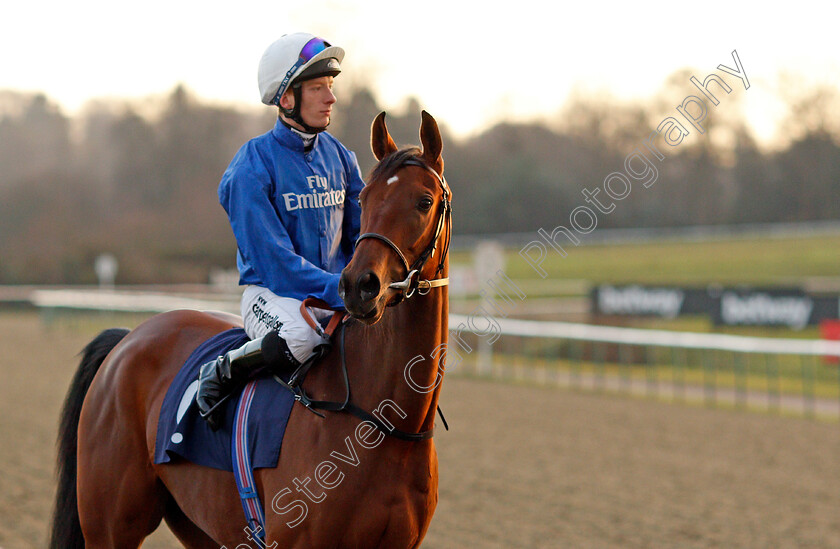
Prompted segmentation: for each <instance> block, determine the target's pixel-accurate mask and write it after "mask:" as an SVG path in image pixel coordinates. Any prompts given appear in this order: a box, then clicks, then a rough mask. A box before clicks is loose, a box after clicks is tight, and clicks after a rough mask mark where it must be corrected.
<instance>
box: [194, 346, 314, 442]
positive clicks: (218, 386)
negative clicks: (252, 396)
mask: <svg viewBox="0 0 840 549" xmlns="http://www.w3.org/2000/svg"><path fill="white" fill-rule="evenodd" d="M288 349H289V347H288V346H287V345H286V342H285V341H284V340H283V338H281V337H280V336H279V334H278V333H277V332H269V333H268V334H267V335H265V336H264V337H262V338H259V339H254V340H251V341H249V342H247V343H246V344H245V345H243V346H242V347H239V348H238V349H234V350H232V351H228V353H227V354H226V355H224V356H220V357H219V358H217V359H216V360H214V361H212V362H208V363H206V364H204V365H203V366H202V367H201V370H200V371H199V374H198V391H197V392H196V395H195V401H196V404H197V405H198V410H199V412H200V413H201V417H203V418H204V419H205V420H207V423H209V424H210V428H211V429H213V430H214V431H215V430H216V429H218V428H219V427H221V421H222V416H223V411H224V407H223V406H221V404H223V402H224V401H225V400H226V399H227V397H228V395H230V393H231V392H232V391H233V389H235V388H236V387H238V386H239V385H241V384H242V383H244V382H245V381H247V380H248V379H250V378H251V377H252V376H253V374H255V373H256V372H257V371H258V370H259V369H260V368H261V367H267V368H268V369H269V370H270V371H272V372H274V371H277V370H279V369H283V368H297V366H298V365H299V363H298V362H297V361H296V360H295V358H294V356H292V353H291V352H290V351H289V350H288Z"/></svg>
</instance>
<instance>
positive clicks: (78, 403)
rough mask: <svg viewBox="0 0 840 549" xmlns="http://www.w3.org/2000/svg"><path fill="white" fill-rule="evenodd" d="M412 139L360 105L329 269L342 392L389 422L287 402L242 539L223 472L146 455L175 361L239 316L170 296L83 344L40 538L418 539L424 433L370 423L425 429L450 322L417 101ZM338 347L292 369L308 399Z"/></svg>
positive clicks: (126, 542)
mask: <svg viewBox="0 0 840 549" xmlns="http://www.w3.org/2000/svg"><path fill="white" fill-rule="evenodd" d="M420 140H421V145H422V149H420V148H416V147H411V148H404V149H399V150H398V148H397V146H396V144H395V143H394V140H393V139H392V138H391V136H390V134H389V133H388V129H387V127H386V125H385V113H384V112H383V113H380V114H379V115H378V116H377V117H376V119H375V120H374V122H373V124H372V127H371V149H372V150H373V153H374V156H375V157H376V159H377V161H378V164H377V165H376V167H375V168H374V170H373V171H372V172H371V175H370V177H369V178H368V182H367V184H366V186H365V188H364V190H363V191H362V193H361V195H360V197H359V199H360V203H361V205H362V214H361V229H362V230H361V232H362V233H364V234H362V235H361V236H360V238H359V240H358V241H357V247H356V251H355V253H354V256H353V258H352V260H351V261H350V263H349V264H348V265H347V267H346V268H345V269H344V270H343V272H342V275H341V284H340V294H341V296H342V298H343V300H344V303H345V307H346V310H347V313H348V314H349V315H350V316H351V317H352V318H351V319H349V320H348V321H346V322H345V323H344V334H343V335H344V336H345V339H344V342H345V344H344V345H343V347H344V349H343V354H344V359H345V362H344V364H345V368H346V377H347V382H348V383H349V385H348V387H352V396H351V398H352V404H353V405H355V406H356V407H357V408H359V409H363V410H365V411H372V412H374V414H375V415H376V414H378V415H376V417H378V418H382V419H383V423H384V424H386V426H387V428H386V429H385V430H382V429H380V430H377V429H373V428H371V427H370V424H368V425H367V428H365V425H366V424H365V422H360V421H359V419H358V418H357V417H355V416H353V415H351V414H346V413H337V412H323V413H322V416H323V417H322V416H319V415H316V414H314V413H311V411H310V410H307V409H306V408H305V407H304V406H301V405H295V406H294V407H293V409H292V413H291V416H290V418H289V421H288V425H287V427H286V432H285V437H284V442H283V446H282V449H281V453H280V458H279V462H278V465H277V467H276V468H273V469H272V468H266V469H257V470H256V471H255V472H254V477H255V481H256V484H257V488H258V492H259V496H260V501H262V502H263V506H264V509H265V527H264V528H265V529H264V533H265V542H264V543H261V542H259V541H255V540H254V538H252V534H251V533H249V532H248V531H246V529H245V528H244V526H245V514H244V512H243V509H242V504H241V502H240V498H239V493H238V491H237V487H236V484H235V481H234V476H233V474H232V473H230V472H227V471H222V470H218V469H211V468H207V467H201V466H198V465H195V464H192V463H189V462H186V461H184V460H180V461H177V460H176V461H175V462H173V463H167V464H162V465H156V464H154V462H153V455H154V452H155V437H156V429H157V424H158V418H159V415H160V408H161V404H162V401H163V398H164V395H165V393H166V391H167V388H168V387H169V385H170V383H171V382H172V380H173V378H174V377H175V375H176V373H177V371H178V369H179V368H180V367H181V365H182V364H183V363H184V361H185V359H186V358H187V357H188V355H190V353H191V352H192V350H193V349H195V348H196V347H197V346H198V345H199V344H200V343H201V342H203V341H205V340H206V339H208V338H209V337H211V336H213V335H214V334H217V333H219V332H222V331H224V330H227V329H229V328H232V327H236V326H241V319H240V318H238V317H235V316H233V315H226V314H223V313H206V312H199V311H187V310H180V311H171V312H167V313H163V314H159V315H156V316H153V317H152V318H150V319H148V320H146V321H145V322H143V323H141V324H140V325H139V326H138V327H136V328H135V329H134V330H132V331H130V332H128V331H125V330H106V331H105V332H103V333H102V334H100V335H99V336H98V337H97V338H95V339H94V340H93V341H92V342H91V343H89V344H88V346H87V347H86V349H85V351H84V355H83V357H82V360H81V364H80V366H79V369H78V370H77V372H76V374H75V377H74V379H73V381H72V383H71V387H70V390H69V392H68V396H67V399H66V401H65V404H64V409H63V411H62V419H61V427H60V432H59V456H58V463H59V467H58V475H59V479H58V480H59V486H58V491H57V495H56V506H55V516H54V519H53V528H52V547H62V548H67V547H89V548H106V547H107V548H123V547H126V548H128V547H132V548H135V547H138V546H139V545H140V544H141V543H142V542H143V540H144V538H146V537H147V536H148V535H149V534H150V533H152V532H153V531H154V530H155V529H156V528H157V527H158V526H159V525H160V522H161V520H165V521H166V523H167V524H168V525H169V527H170V529H171V530H172V532H173V533H174V534H175V536H176V537H177V538H178V539H179V540H180V542H181V543H183V544H184V546H186V547H189V548H210V547H213V548H218V547H219V546H220V545H221V546H224V547H226V548H228V549H233V548H238V549H244V548H245V547H254V548H256V547H263V546H264V547H284V548H321V547H336V548H338V547H341V548H345V547H346V548H350V547H359V548H375V547H383V548H386V547H387V548H402V547H418V546H419V545H420V543H421V542H422V540H423V537H424V536H425V534H426V531H427V529H428V526H429V523H430V521H431V519H432V515H433V513H434V510H435V507H436V504H437V499H438V461H437V454H436V451H435V445H434V441H433V439H432V438H431V437H429V436H417V440H402V439H399V438H395V437H392V436H385V434H384V431H387V430H388V429H393V430H394V431H402V432H406V433H413V434H417V433H421V434H423V433H426V434H429V433H431V430H432V429H433V425H434V421H435V410H436V408H437V404H438V398H439V395H440V390H441V380H442V374H443V370H444V358H443V357H444V356H445V349H446V343H447V338H448V312H449V305H448V288H447V286H446V283H447V281H448V278H447V277H448V270H449V262H448V254H447V251H448V242H449V238H450V234H451V222H450V219H451V218H450V215H449V214H450V206H449V188H448V186H447V184H446V182H445V180H444V179H443V177H442V175H441V174H442V173H443V159H442V156H441V151H442V148H443V144H442V141H441V137H440V132H439V130H438V126H437V123H436V122H435V120H434V118H433V117H432V116H431V115H429V114H428V113H426V112H425V111H424V112H423V113H422V122H421V128H420ZM409 298H410V299H409ZM397 303H399V304H398V306H392V307H389V306H391V305H397ZM337 347H338V346H333V350H332V351H331V352H330V354H328V355H327V356H326V357H325V358H324V359H323V360H322V362H321V363H319V364H318V365H317V366H316V367H314V368H313V369H312V370H311V371H310V372H309V373H308V375H307V377H306V378H305V380H304V382H303V385H302V386H303V387H304V389H305V391H306V393H307V394H308V395H309V396H310V397H311V398H313V399H322V400H325V399H331V400H333V401H335V400H341V399H344V398H345V379H344V375H343V374H342V373H341V372H342V370H341V365H342V356H341V354H342V353H340V352H339V351H338V349H337ZM347 394H348V395H350V393H349V391H348V393H347ZM233 404H235V403H228V405H233Z"/></svg>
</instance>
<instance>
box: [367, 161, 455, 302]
mask: <svg viewBox="0 0 840 549" xmlns="http://www.w3.org/2000/svg"><path fill="white" fill-rule="evenodd" d="M406 165H408V166H419V167H421V168H423V169H424V170H426V171H428V172H429V173H431V174H432V175H433V176H435V179H437V181H438V182H439V183H440V188H441V190H442V191H443V195H442V197H441V208H440V215H439V216H438V223H437V229H435V235H434V236H433V237H432V241H431V242H430V243H429V245H428V246H427V247H426V249H425V250H423V253H421V254H420V255H419V256H418V257H417V259H416V260H415V261H414V263H412V264H411V265H409V263H408V260H407V259H406V258H405V254H404V253H402V250H400V248H399V246H397V245H396V244H394V242H393V241H392V240H391V239H390V238H388V237H387V236H385V235H381V234H379V233H364V234H362V235H360V236H359V238H358V239H357V240H356V246H358V245H359V242H361V241H362V240H365V239H367V238H374V239H376V240H380V241H382V242H384V243H385V244H387V245H388V247H389V248H390V249H391V250H393V251H394V253H395V254H396V255H397V257H399V258H400V261H402V264H403V267H404V268H405V272H406V273H407V274H406V277H405V279H404V280H403V281H401V282H393V283H392V284H390V286H389V288H393V289H395V290H400V291H401V292H402V293H401V294H400V297H399V298H398V299H397V300H396V301H393V302H392V303H390V304H389V306H390V305H396V304H397V303H399V302H400V301H402V300H403V299H408V298H410V297H411V296H413V295H414V294H415V292H416V293H417V294H419V295H426V294H428V293H429V292H430V291H431V290H432V288H438V287H440V286H446V285H448V284H449V278H448V277H446V278H433V279H431V280H423V279H421V278H420V272H421V271H422V270H423V267H424V266H425V265H426V262H427V261H428V260H429V258H431V257H434V256H435V251H436V250H437V241H438V238H440V233H441V232H443V228H444V226H446V240H445V242H444V245H443V250H442V251H441V254H440V262H439V263H438V266H437V269H436V270H435V274H434V275H433V277H434V276H438V275H439V274H440V273H441V272H443V269H444V264H445V262H446V256H447V254H448V253H449V242H450V240H451V237H452V202H451V199H450V193H449V185H447V184H446V180H445V179H444V178H443V177H442V176H441V175H440V174H439V173H438V172H437V171H435V170H434V168H432V167H431V166H429V165H428V164H426V163H425V162H423V161H422V160H420V159H419V158H416V157H415V158H409V159H407V160H405V161H404V162H403V163H402V165H401V166H406Z"/></svg>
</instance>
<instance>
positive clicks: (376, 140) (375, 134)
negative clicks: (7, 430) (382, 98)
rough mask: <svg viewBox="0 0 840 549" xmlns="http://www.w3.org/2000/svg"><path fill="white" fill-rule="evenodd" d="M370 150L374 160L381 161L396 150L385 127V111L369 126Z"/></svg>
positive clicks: (395, 145)
mask: <svg viewBox="0 0 840 549" xmlns="http://www.w3.org/2000/svg"><path fill="white" fill-rule="evenodd" d="M370 150H371V151H373V156H374V157H375V158H376V160H382V159H383V158H385V157H386V156H388V155H389V154H391V153H392V152H395V151H396V150H397V144H396V143H394V140H393V139H391V134H389V133H388V128H387V126H385V111H382V112H381V113H379V114H378V115H376V118H374V120H373V124H371V126H370Z"/></svg>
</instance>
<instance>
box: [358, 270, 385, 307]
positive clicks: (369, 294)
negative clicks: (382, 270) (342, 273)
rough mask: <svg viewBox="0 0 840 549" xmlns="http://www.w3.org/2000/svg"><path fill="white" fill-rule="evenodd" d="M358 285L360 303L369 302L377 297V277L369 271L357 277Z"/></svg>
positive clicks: (378, 285) (378, 286)
mask: <svg viewBox="0 0 840 549" xmlns="http://www.w3.org/2000/svg"><path fill="white" fill-rule="evenodd" d="M358 285H359V295H360V297H361V298H362V301H370V300H371V299H374V298H375V297H376V296H378V295H379V288H380V284H379V277H378V276H376V275H375V274H373V273H372V272H370V271H368V272H366V273H365V274H363V275H362V276H360V277H359V280H358Z"/></svg>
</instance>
